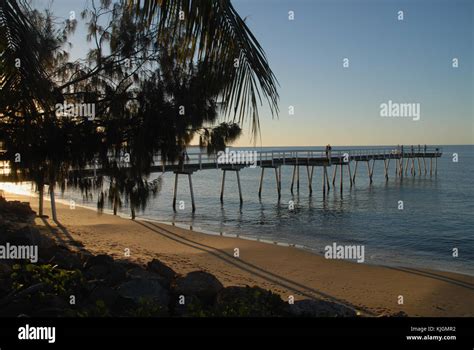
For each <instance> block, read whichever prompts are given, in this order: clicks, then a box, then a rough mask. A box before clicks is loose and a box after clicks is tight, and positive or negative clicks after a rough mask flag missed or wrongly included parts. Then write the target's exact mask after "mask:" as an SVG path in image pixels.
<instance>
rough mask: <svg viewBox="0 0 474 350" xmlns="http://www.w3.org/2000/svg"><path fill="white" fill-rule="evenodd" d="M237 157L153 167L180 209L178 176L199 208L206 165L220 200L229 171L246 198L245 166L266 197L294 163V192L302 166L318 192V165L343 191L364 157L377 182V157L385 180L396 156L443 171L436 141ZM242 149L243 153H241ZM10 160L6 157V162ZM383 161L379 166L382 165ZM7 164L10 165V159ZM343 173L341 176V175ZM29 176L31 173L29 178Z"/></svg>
mask: <svg viewBox="0 0 474 350" xmlns="http://www.w3.org/2000/svg"><path fill="white" fill-rule="evenodd" d="M232 152H234V153H233V155H235V157H232V156H231V157H230V159H229V156H228V155H227V157H223V154H222V152H221V153H216V154H210V155H209V154H207V153H203V152H200V153H189V154H187V155H186V157H185V159H183V160H182V161H180V162H179V163H178V164H176V163H174V164H172V163H166V162H163V161H162V159H161V157H159V156H157V157H155V159H154V164H155V165H154V166H152V168H151V172H152V173H160V172H161V173H164V172H172V173H173V174H174V175H175V181H174V195H173V203H172V205H173V209H174V210H175V211H176V195H177V191H178V178H179V176H180V175H184V176H186V177H187V178H188V182H189V191H190V196H191V203H192V210H193V212H194V211H195V210H196V204H195V197H194V191H193V182H192V175H193V174H194V173H195V172H197V171H204V170H221V171H222V183H221V192H220V200H221V202H223V200H224V188H225V180H226V174H227V173H228V172H230V173H235V174H236V178H237V186H238V191H239V198H240V203H241V204H242V203H243V196H242V186H241V183H240V174H239V172H240V171H241V170H242V169H245V168H257V167H258V168H260V184H259V190H258V196H259V197H261V195H262V191H263V178H264V174H265V170H266V169H268V170H269V171H273V172H274V174H275V188H276V194H277V196H278V199H280V197H281V193H282V190H283V189H282V185H281V183H282V171H281V169H282V167H284V166H289V167H293V172H292V174H293V175H292V180H291V186H290V191H291V193H294V189H295V186H296V190H297V191H298V192H299V190H300V172H301V169H302V168H303V171H304V169H305V170H306V171H305V172H306V176H307V179H308V191H309V194H310V195H311V194H312V192H313V175H314V170H315V167H319V168H321V169H322V171H321V174H322V176H321V184H322V193H323V196H326V194H327V193H329V191H330V190H331V185H332V189H333V190H335V189H336V188H337V183H338V182H339V189H340V191H341V193H342V192H343V188H344V179H345V176H344V173H346V175H347V177H346V179H347V180H346V181H348V186H350V187H352V186H354V185H355V182H356V175H357V171H358V170H360V164H359V163H366V167H367V177H368V179H369V183H370V184H371V183H372V182H373V175H374V171H375V165H376V162H379V163H381V164H382V165H383V167H382V168H383V171H384V177H385V180H386V181H388V180H389V177H390V176H389V166H390V162H395V174H394V176H395V177H400V178H403V177H406V176H413V177H416V176H417V175H418V176H421V175H425V176H427V175H428V174H429V176H433V175H437V172H438V158H439V157H441V156H442V149H441V147H436V146H430V147H426V146H397V147H392V148H374V149H370V148H367V149H347V150H344V149H342V150H340V149H338V150H314V149H313V150H304V149H302V150H285V149H274V150H263V151H249V150H246V151H245V150H239V149H231V153H232ZM239 152H241V153H239ZM4 164H5V162H4ZM328 168H329V169H331V168H332V176H330V174H329V169H328ZM378 168H379V166H377V169H378ZM4 169H5V165H4ZM81 172H82V175H84V176H91V177H93V176H96V175H97V174H100V172H101V169H98V168H94V167H89V168H87V169H84V170H81ZM338 177H339V181H337V180H338V179H337V178H338ZM23 180H24V181H27V179H23ZM0 181H4V182H6V181H11V178H10V176H8V175H0Z"/></svg>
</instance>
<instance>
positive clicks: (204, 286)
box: [173, 271, 224, 303]
mask: <svg viewBox="0 0 474 350" xmlns="http://www.w3.org/2000/svg"><path fill="white" fill-rule="evenodd" d="M223 288H224V286H223V285H222V283H221V282H220V281H219V280H218V279H217V278H216V277H215V276H214V275H211V274H210V273H207V272H204V271H194V272H190V273H188V274H187V275H185V276H183V277H178V278H177V279H176V280H175V282H174V285H173V289H174V292H175V294H177V295H184V296H188V297H189V296H195V297H197V298H198V299H199V300H201V301H202V302H203V303H212V302H213V301H214V300H215V298H216V296H217V293H219V292H220V291H221V290H222V289H223Z"/></svg>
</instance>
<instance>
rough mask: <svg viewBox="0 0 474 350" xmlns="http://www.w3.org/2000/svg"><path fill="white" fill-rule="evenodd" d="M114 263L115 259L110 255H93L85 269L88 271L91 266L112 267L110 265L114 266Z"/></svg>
mask: <svg viewBox="0 0 474 350" xmlns="http://www.w3.org/2000/svg"><path fill="white" fill-rule="evenodd" d="M113 263H114V259H113V258H112V257H111V256H109V255H106V254H99V255H91V256H90V257H89V258H88V259H87V261H86V263H85V265H84V267H85V268H86V269H87V268H89V267H91V266H94V265H106V266H108V265H110V264H113Z"/></svg>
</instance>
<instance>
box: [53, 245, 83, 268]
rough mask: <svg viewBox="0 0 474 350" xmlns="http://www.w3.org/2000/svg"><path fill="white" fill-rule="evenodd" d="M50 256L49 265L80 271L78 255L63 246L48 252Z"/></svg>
mask: <svg viewBox="0 0 474 350" xmlns="http://www.w3.org/2000/svg"><path fill="white" fill-rule="evenodd" d="M49 254H51V255H52V257H50V259H49V263H52V264H55V265H58V266H59V267H60V268H63V269H67V270H76V269H81V267H82V260H81V258H80V256H79V255H77V254H76V253H74V252H72V251H70V250H69V249H67V248H66V247H64V246H59V245H58V246H56V247H55V248H53V249H52V251H50V252H49Z"/></svg>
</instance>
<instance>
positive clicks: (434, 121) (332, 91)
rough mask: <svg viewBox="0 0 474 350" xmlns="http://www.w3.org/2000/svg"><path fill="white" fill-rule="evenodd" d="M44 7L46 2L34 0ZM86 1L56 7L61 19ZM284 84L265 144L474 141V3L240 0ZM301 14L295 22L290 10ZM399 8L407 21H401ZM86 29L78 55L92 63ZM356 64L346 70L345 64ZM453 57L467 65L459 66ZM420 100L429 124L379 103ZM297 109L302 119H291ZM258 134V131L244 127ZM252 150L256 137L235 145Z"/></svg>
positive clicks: (63, 0) (266, 121) (264, 115)
mask: <svg viewBox="0 0 474 350" xmlns="http://www.w3.org/2000/svg"><path fill="white" fill-rule="evenodd" d="M33 3H34V4H36V5H39V4H45V3H46V1H44V0H33ZM85 3H86V1H85V0H76V1H69V0H56V1H55V2H54V3H53V6H52V9H53V11H54V12H55V14H56V15H58V16H64V17H65V16H67V15H68V13H69V11H71V10H75V11H77V14H79V13H80V11H81V10H82V8H83V7H84V4H85ZM233 4H234V6H235V7H236V8H237V10H238V12H239V13H240V15H241V16H242V17H246V18H247V19H246V21H247V24H248V25H249V27H250V28H251V30H252V31H253V33H254V34H255V35H256V37H257V39H258V40H259V42H260V44H261V45H262V46H263V48H264V50H265V51H266V54H267V57H268V59H269V62H270V66H271V68H272V69H273V71H274V73H275V75H276V77H277V79H278V81H279V83H280V88H279V93H280V103H279V106H280V115H279V116H278V117H277V118H274V119H272V117H271V115H270V113H269V110H268V108H266V107H263V108H261V111H260V121H261V129H262V139H261V142H258V144H259V145H260V144H261V145H263V146H311V145H325V144H328V143H329V144H332V145H383V144H473V143H474V113H473V98H474V69H473V59H474V54H473V41H474V1H473V0H409V1H399V0H234V1H233ZM289 11H294V20H289V18H288V15H289V14H288V12H289ZM398 11H403V12H404V20H403V21H399V20H398V18H397V17H398ZM84 33H85V32H84V30H83V29H81V28H79V30H78V31H77V33H76V36H75V38H74V40H73V45H74V47H73V51H72V53H73V56H84V54H85V50H86V47H87V46H86V45H85V44H84V43H83V40H84V39H83V38H85V34H84ZM344 58H348V59H349V67H348V68H344V67H343V59H344ZM453 58H457V59H458V60H459V67H458V68H453V67H452V60H453ZM389 100H391V101H393V102H398V103H419V104H420V110H421V116H420V120H418V121H414V120H413V119H412V118H383V117H381V116H380V104H381V103H386V102H388V101H389ZM289 106H294V112H295V113H294V115H289ZM245 129H246V130H247V131H249V128H248V127H246V128H245ZM249 144H250V138H249V136H248V134H246V135H244V136H243V137H242V138H241V139H240V140H239V141H238V142H237V144H236V145H240V146H246V145H249Z"/></svg>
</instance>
